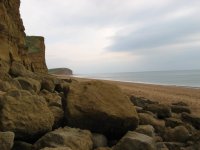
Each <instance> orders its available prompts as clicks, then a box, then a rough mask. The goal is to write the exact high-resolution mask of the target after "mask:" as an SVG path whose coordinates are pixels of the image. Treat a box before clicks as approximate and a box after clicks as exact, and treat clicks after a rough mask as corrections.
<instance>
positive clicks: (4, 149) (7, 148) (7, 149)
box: [0, 132, 15, 150]
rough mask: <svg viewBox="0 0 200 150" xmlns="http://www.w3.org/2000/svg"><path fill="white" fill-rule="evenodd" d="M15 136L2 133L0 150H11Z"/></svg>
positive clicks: (0, 133)
mask: <svg viewBox="0 0 200 150" xmlns="http://www.w3.org/2000/svg"><path fill="white" fill-rule="evenodd" d="M14 137H15V134H14V133H13V132H0V149H1V150H11V148H12V147H13V144H14Z"/></svg>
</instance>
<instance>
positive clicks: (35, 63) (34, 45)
mask: <svg viewBox="0 0 200 150" xmlns="http://www.w3.org/2000/svg"><path fill="white" fill-rule="evenodd" d="M26 46H27V47H28V58H29V60H30V65H31V70H32V71H33V72H40V73H47V72H48V69H47V66H46V61H45V44H44V37H41V36H27V37H26Z"/></svg>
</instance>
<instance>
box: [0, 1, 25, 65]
mask: <svg viewBox="0 0 200 150" xmlns="http://www.w3.org/2000/svg"><path fill="white" fill-rule="evenodd" d="M19 6H20V0H0V53H1V55H0V59H1V60H4V61H6V62H8V63H11V62H12V61H21V56H22V55H24V53H26V49H25V46H24V45H25V44H24V43H25V33H24V26H23V23H22V19H21V18H20V13H19Z"/></svg>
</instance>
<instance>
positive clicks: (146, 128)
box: [135, 125, 155, 137]
mask: <svg viewBox="0 0 200 150" xmlns="http://www.w3.org/2000/svg"><path fill="white" fill-rule="evenodd" d="M135 131H136V132H138V133H141V134H145V135H148V136H150V137H154V136H155V132H154V127H153V126H152V125H139V126H138V127H137V129H136V130H135Z"/></svg>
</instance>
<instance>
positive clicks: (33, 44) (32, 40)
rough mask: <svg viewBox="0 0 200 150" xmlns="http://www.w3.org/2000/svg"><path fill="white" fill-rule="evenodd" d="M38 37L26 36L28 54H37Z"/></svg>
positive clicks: (38, 48) (38, 49)
mask: <svg viewBox="0 0 200 150" xmlns="http://www.w3.org/2000/svg"><path fill="white" fill-rule="evenodd" d="M39 46H40V37H34V36H28V37H26V47H28V53H36V52H39V51H40V50H41V49H40V47H39Z"/></svg>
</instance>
